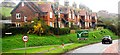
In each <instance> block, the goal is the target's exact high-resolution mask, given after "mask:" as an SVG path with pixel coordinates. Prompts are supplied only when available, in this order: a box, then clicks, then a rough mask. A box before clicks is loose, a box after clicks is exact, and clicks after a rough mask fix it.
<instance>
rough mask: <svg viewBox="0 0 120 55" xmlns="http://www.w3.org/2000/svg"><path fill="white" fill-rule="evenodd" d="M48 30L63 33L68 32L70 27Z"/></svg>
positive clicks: (57, 33) (58, 33) (56, 33)
mask: <svg viewBox="0 0 120 55" xmlns="http://www.w3.org/2000/svg"><path fill="white" fill-rule="evenodd" d="M50 31H51V32H52V33H54V34H55V35H64V34H69V33H70V28H52V27H51V28H50Z"/></svg>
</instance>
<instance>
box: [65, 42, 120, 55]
mask: <svg viewBox="0 0 120 55" xmlns="http://www.w3.org/2000/svg"><path fill="white" fill-rule="evenodd" d="M67 53H71V54H72V55H73V53H102V54H103V53H118V40H114V41H113V43H112V44H102V43H97V44H92V45H88V46H84V47H80V48H78V49H75V50H72V51H70V52H67ZM65 55H66V54H65ZM69 55H70V54H69ZM75 55H77V54H75ZM82 55H83V54H82ZM87 55H88V54H87ZM95 55H96V54H95ZM100 55H101V54H100ZM103 55H104V54H103ZM105 55H106V54H105ZM113 55H115V54H113Z"/></svg>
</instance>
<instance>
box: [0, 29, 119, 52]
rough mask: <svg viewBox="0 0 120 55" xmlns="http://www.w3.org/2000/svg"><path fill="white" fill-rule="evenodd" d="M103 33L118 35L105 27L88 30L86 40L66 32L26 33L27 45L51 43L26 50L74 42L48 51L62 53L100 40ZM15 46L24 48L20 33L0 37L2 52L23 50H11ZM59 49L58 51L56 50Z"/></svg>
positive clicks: (113, 36) (114, 37) (115, 37)
mask: <svg viewBox="0 0 120 55" xmlns="http://www.w3.org/2000/svg"><path fill="white" fill-rule="evenodd" d="M93 34H94V35H95V36H96V38H94V37H93V36H92V35H93ZM104 35H110V36H111V37H112V39H117V38H118V37H117V36H116V35H115V34H114V33H112V32H111V31H109V30H107V29H103V30H102V31H101V30H96V31H90V32H89V37H88V40H79V41H78V40H77V35H76V34H67V35H61V36H57V37H56V36H37V35H30V34H29V35H28V36H29V41H28V42H27V47H35V46H47V45H53V46H52V47H51V46H50V47H49V46H47V47H45V48H43V49H42V47H40V48H38V49H39V50H38V49H36V48H35V49H34V48H32V49H29V51H28V52H31V51H32V52H33V53H36V51H38V52H40V51H43V50H47V49H50V48H56V47H55V46H56V45H57V46H60V45H61V44H62V43H64V44H67V43H74V45H68V46H66V47H65V49H64V51H63V49H61V48H57V49H56V50H53V51H50V53H63V52H65V51H68V50H71V49H73V48H76V47H79V46H84V45H88V44H91V43H96V42H100V41H101V39H102V37H103V36H104ZM16 48H24V42H23V41H22V35H21V34H19V35H14V36H6V37H4V38H3V39H2V50H3V52H18V53H19V52H23V51H24V50H15V51H14V50H13V49H16ZM58 49H59V51H58ZM33 50H36V51H33Z"/></svg>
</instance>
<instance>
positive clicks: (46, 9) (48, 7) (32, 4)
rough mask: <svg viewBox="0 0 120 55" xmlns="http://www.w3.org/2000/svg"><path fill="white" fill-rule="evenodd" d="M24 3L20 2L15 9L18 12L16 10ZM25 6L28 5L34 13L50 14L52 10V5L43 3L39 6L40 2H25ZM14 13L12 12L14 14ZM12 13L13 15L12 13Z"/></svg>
mask: <svg viewBox="0 0 120 55" xmlns="http://www.w3.org/2000/svg"><path fill="white" fill-rule="evenodd" d="M21 3H22V2H20V3H19V4H18V5H17V6H16V7H15V8H14V9H13V11H14V10H16V8H18V6H19V5H20V4H21ZM24 4H26V5H27V6H28V7H29V8H30V9H31V10H32V11H33V12H39V13H41V12H49V11H50V10H51V4H50V3H42V4H39V3H38V2H24ZM13 11H12V12H13ZM12 12H11V13H12Z"/></svg>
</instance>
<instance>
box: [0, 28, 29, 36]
mask: <svg viewBox="0 0 120 55" xmlns="http://www.w3.org/2000/svg"><path fill="white" fill-rule="evenodd" d="M28 30H29V28H25V27H14V28H8V29H2V35H3V37H4V36H6V35H5V33H12V35H15V34H26V33H27V31H28Z"/></svg>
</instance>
